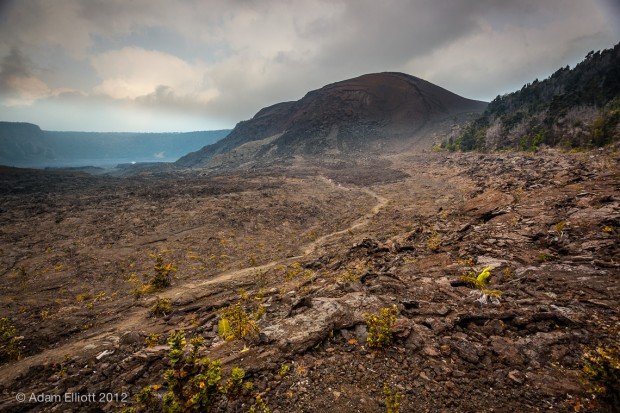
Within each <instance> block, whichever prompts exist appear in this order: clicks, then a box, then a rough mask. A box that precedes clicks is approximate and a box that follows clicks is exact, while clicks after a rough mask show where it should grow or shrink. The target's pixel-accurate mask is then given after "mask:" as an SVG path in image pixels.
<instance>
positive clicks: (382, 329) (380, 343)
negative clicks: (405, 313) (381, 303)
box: [365, 305, 398, 348]
mask: <svg viewBox="0 0 620 413" xmlns="http://www.w3.org/2000/svg"><path fill="white" fill-rule="evenodd" d="M397 314H398V309H397V308H396V306H395V305H393V306H391V307H385V308H382V309H381V310H379V313H377V314H366V315H365V318H366V324H367V326H368V337H367V339H366V343H367V344H368V346H369V347H375V348H382V347H386V346H387V345H389V344H390V343H391V342H392V326H393V325H394V323H395V322H396V315H397Z"/></svg>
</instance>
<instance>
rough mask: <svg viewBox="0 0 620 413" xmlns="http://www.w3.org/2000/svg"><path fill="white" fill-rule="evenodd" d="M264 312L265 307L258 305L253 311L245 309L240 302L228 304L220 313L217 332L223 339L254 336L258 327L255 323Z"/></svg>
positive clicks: (256, 334)
mask: <svg viewBox="0 0 620 413" xmlns="http://www.w3.org/2000/svg"><path fill="white" fill-rule="evenodd" d="M263 314H265V308H264V307H263V306H262V305H259V306H258V308H257V309H256V310H255V311H247V310H246V309H245V308H244V307H243V305H242V304H241V302H238V303H236V304H233V305H230V306H228V307H226V308H225V309H223V310H222V311H221V313H220V320H219V322H218V325H217V332H218V334H219V335H220V337H222V338H223V339H224V340H227V341H230V340H240V339H245V338H255V337H257V336H258V332H259V328H258V324H257V323H256V322H257V321H258V320H259V319H260V318H261V317H262V316H263Z"/></svg>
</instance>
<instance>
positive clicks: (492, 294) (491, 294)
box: [461, 267, 502, 304]
mask: <svg viewBox="0 0 620 413" xmlns="http://www.w3.org/2000/svg"><path fill="white" fill-rule="evenodd" d="M489 278H491V267H485V268H484V269H483V270H482V271H480V273H478V274H476V273H475V272H473V271H472V272H470V273H468V274H465V275H462V276H461V280H462V281H464V282H465V283H467V284H468V285H470V286H471V287H473V288H476V289H477V290H479V291H480V297H479V298H478V300H477V301H479V302H480V303H482V304H486V303H487V302H488V301H491V302H492V303H499V297H501V295H502V292H501V291H500V290H491V289H489V288H487V286H488V284H489Z"/></svg>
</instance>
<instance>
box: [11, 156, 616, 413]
mask: <svg viewBox="0 0 620 413" xmlns="http://www.w3.org/2000/svg"><path fill="white" fill-rule="evenodd" d="M619 160H620V157H619V155H618V152H617V151H616V152H614V151H612V149H607V150H604V151H595V152H584V153H571V154H568V153H562V152H559V151H552V150H547V151H542V152H539V153H537V154H523V153H499V154H445V153H405V154H400V155H397V156H396V155H395V156H391V157H386V158H385V159H383V160H382V162H381V163H380V166H379V167H377V166H376V165H377V164H373V165H375V166H374V167H364V163H363V162H361V164H358V165H344V166H343V165H340V166H338V165H326V164H321V165H319V166H316V165H315V166H314V167H309V166H308V165H303V166H300V165H297V166H296V167H295V168H294V169H291V170H288V171H287V170H277V171H276V170H271V171H264V172H262V173H261V174H257V173H254V174H251V175H250V174H248V175H244V176H239V175H227V176H215V177H214V176H209V177H201V176H199V175H198V174H197V173H195V172H192V173H191V174H184V175H180V174H176V175H175V174H167V175H161V176H153V175H148V174H144V175H140V176H137V177H132V178H109V177H90V176H87V175H81V174H63V173H60V172H58V173H55V174H41V173H34V172H20V171H16V170H5V171H3V184H2V187H1V190H2V203H1V205H0V208H2V210H1V211H0V219H1V221H2V227H1V233H0V237H1V238H0V239H1V240H2V261H1V265H2V274H3V275H2V278H1V279H0V283H1V284H0V286H1V288H2V296H1V300H2V309H3V315H2V316H7V317H8V318H9V319H10V320H11V321H12V322H13V323H14V325H15V326H16V329H17V331H18V332H19V334H20V335H22V336H23V339H22V342H21V343H22V346H23V352H24V355H25V356H26V357H24V358H23V359H21V360H19V361H14V362H10V363H8V364H6V365H4V366H1V367H0V391H1V392H2V402H1V403H2V404H1V405H0V406H1V407H0V408H1V409H3V410H5V411H30V410H33V411H116V410H120V409H122V408H127V407H132V406H133V407H134V408H138V405H137V404H136V402H135V396H136V395H137V394H138V392H139V391H140V389H142V388H144V387H145V386H147V385H152V384H161V383H163V382H164V379H163V377H162V375H163V372H164V370H165V369H167V368H168V366H169V364H170V361H169V357H168V353H169V350H170V348H169V345H168V344H167V343H166V339H165V338H166V336H167V335H168V334H170V332H172V331H175V330H183V331H185V334H186V336H187V337H188V338H189V337H193V336H200V337H203V338H204V339H205V344H206V346H205V349H204V350H203V352H204V354H205V355H206V356H208V357H210V358H211V359H220V360H221V361H222V364H223V367H224V371H225V376H227V375H228V372H229V371H230V369H231V368H232V367H233V366H239V367H241V368H243V369H244V370H245V371H246V380H247V381H251V382H252V383H253V388H252V389H251V390H249V389H247V390H246V391H244V392H242V393H241V394H238V395H235V397H231V398H230V399H229V400H227V399H225V398H222V399H221V400H220V401H219V402H218V404H216V406H214V410H215V411H230V412H237V411H248V410H249V409H250V408H251V406H253V405H254V408H255V411H263V410H260V409H261V404H260V403H258V402H257V400H256V396H257V395H259V396H260V398H261V400H263V402H264V403H265V404H266V405H267V406H268V408H269V409H270V411H272V412H325V411H332V412H380V411H386V409H387V407H389V406H386V404H387V405H389V404H390V397H387V396H386V395H385V394H384V387H385V386H387V388H388V389H390V390H389V391H390V393H391V394H399V395H401V397H402V399H401V401H400V404H401V406H400V410H401V411H402V412H410V411H428V412H443V411H446V412H448V411H463V412H482V411H484V412H487V411H488V412H491V411H493V412H502V411H517V412H520V411H543V410H544V411H608V410H609V409H610V408H611V407H610V406H609V405H605V404H604V403H602V402H600V401H598V400H592V397H591V396H590V395H589V394H588V393H587V391H586V386H585V385H584V384H583V383H582V382H581V380H580V372H581V369H582V365H583V354H584V351H586V350H587V349H591V348H595V347H596V346H597V345H599V344H602V345H609V344H613V343H617V342H618V338H619V337H618V333H619V328H618V327H619V325H620V324H619V317H620V311H619V308H620V305H619V304H620V278H619V276H620V268H619V267H620V257H619V249H618V237H619V231H620V193H619V191H620V188H619V185H618V183H619V180H618V172H619V169H618V161H619ZM386 165H387V166H386ZM352 177H354V178H355V179H352ZM149 253H155V254H157V253H160V254H162V256H163V257H164V259H165V261H166V262H170V263H173V264H174V265H175V266H176V267H177V269H178V270H177V272H176V273H175V277H176V278H175V279H174V280H173V284H172V286H170V287H168V288H167V289H165V290H163V291H161V292H158V293H156V294H146V295H144V296H142V297H140V298H134V296H133V291H134V290H135V288H136V286H135V282H136V279H138V280H140V281H141V280H142V279H147V278H148V276H149V274H150V273H151V272H152V271H153V269H152V268H153V264H154V263H153V258H151V257H150V256H149V255H148V254H149ZM211 257H216V258H215V259H214V260H212V259H211ZM485 267H490V272H491V276H490V278H489V284H488V286H486V288H488V289H492V290H498V291H499V292H501V295H500V296H499V298H494V297H490V296H487V295H485V296H483V295H482V292H481V291H480V290H478V289H476V288H473V287H472V286H471V285H468V284H467V283H465V282H463V280H462V279H461V276H462V275H464V274H468V273H474V274H478V273H479V272H480V271H482V269H483V268H485ZM102 293H103V294H102ZM80 294H87V295H86V296H81V295H80ZM157 297H159V298H168V299H170V302H171V305H172V308H171V309H170V311H167V312H165V314H164V315H162V316H159V317H158V316H153V315H152V314H149V308H150V307H151V306H152V305H153V303H154V302H155V301H156V300H157ZM235 303H239V304H240V305H241V307H242V308H244V309H245V310H247V311H248V312H256V311H257V309H258V308H260V307H262V308H263V309H264V310H262V311H264V313H263V314H261V313H259V314H258V315H257V320H258V321H257V322H256V323H257V326H258V330H259V332H258V334H256V335H255V336H254V337H248V338H246V339H245V340H230V341H225V340H223V339H222V338H221V337H220V336H218V334H217V326H218V321H219V319H220V318H221V317H222V311H223V310H224V309H226V308H229V307H228V306H230V305H233V304H235ZM392 305H395V306H396V309H397V316H396V322H395V324H394V325H392V327H391V333H392V335H393V338H394V340H393V342H392V343H390V344H389V345H387V346H385V347H384V348H379V349H376V348H371V347H370V346H369V345H368V344H367V336H368V333H369V331H368V327H367V319H366V317H367V314H369V313H376V312H377V311H378V310H380V309H381V308H388V307H391V306H392ZM262 311H261V312H262ZM5 314H6V315H5ZM258 316H260V317H258ZM149 336H150V340H147V341H150V342H149V343H148V344H147V343H146V341H145V340H146V339H147V337H149ZM165 390H166V387H165V386H164V387H162V388H160V389H158V390H156V393H160V394H161V393H163V392H164V391H165ZM19 392H22V393H25V394H27V395H28V397H30V394H31V393H35V394H63V393H66V392H69V393H73V394H75V393H82V394H86V393H95V394H105V393H108V392H111V393H117V394H121V393H126V394H127V395H128V396H127V398H126V400H125V401H115V400H112V401H105V402H88V401H87V402H83V403H57V402H50V403H41V402H39V403H27V402H26V403H19V402H17V401H16V395H17V394H18V393H19ZM606 409H607V410H606Z"/></svg>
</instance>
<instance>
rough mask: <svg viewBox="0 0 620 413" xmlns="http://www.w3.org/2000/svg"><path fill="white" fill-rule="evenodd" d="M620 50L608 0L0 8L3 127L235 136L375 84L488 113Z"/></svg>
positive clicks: (60, 1) (32, 3)
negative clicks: (534, 84) (417, 80)
mask: <svg viewBox="0 0 620 413" xmlns="http://www.w3.org/2000/svg"><path fill="white" fill-rule="evenodd" d="M619 40H620V10H619V9H618V7H617V6H616V5H615V2H614V1H613V0H592V1H582V0H543V1H541V0H520V1H510V2H508V1H503V0H495V1H493V0H478V1H475V0H471V1H462V0H453V1H443V0H411V1H404V0H387V1H376V0H355V1H353V0H351V1H346V0H341V1H322V0H299V1H294V0H291V1H269V0H260V1H259V0H256V1H254V0H245V1H241V0H239V1H231V0H228V1H226V0H221V1H217V0H214V1H199V0H134V1H126V0H54V1H46V0H13V1H11V0H9V1H6V0H5V1H2V0H0V120H10V121H29V122H33V123H37V124H39V125H40V126H41V127H42V128H44V129H50V130H101V131H106V130H110V131H124V130H126V131H134V130H136V131H137V130H146V131H161V130H170V131H172V130H178V131H182V130H198V129H216V128H223V127H232V126H233V125H234V124H235V123H236V122H238V121H240V120H243V119H247V118H249V117H251V116H252V115H253V114H254V113H256V112H257V111H258V110H259V109H260V108H261V107H264V106H267V105H270V104H273V103H277V102H280V101H285V100H296V99H299V98H300V97H301V96H303V95H304V94H305V93H306V92H307V91H309V90H311V89H316V88H319V87H321V86H323V85H325V84H328V83H332V82H335V81H339V80H343V79H347V78H350V77H354V76H357V75H360V74H364V73H370V72H379V71H401V72H405V73H409V74H412V75H415V76H419V77H422V78H424V79H426V80H429V81H431V82H433V83H436V84H438V85H440V86H442V87H445V88H447V89H449V90H452V91H454V92H456V93H458V94H460V95H463V96H466V97H469V98H475V99H481V100H491V99H493V97H495V96H496V95H497V94H501V93H505V92H508V91H511V90H513V89H516V88H519V87H520V86H521V85H522V84H523V83H526V82H529V81H531V80H533V79H534V78H537V77H538V78H543V77H546V76H548V75H549V74H551V73H552V72H553V71H555V70H556V69H557V68H559V67H561V66H565V65H567V64H571V65H573V64H575V63H576V62H578V61H579V60H581V59H582V58H583V57H584V56H585V54H586V53H587V52H588V51H590V50H598V49H603V48H608V47H611V46H613V45H614V44H615V43H617V42H618V41H619Z"/></svg>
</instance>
